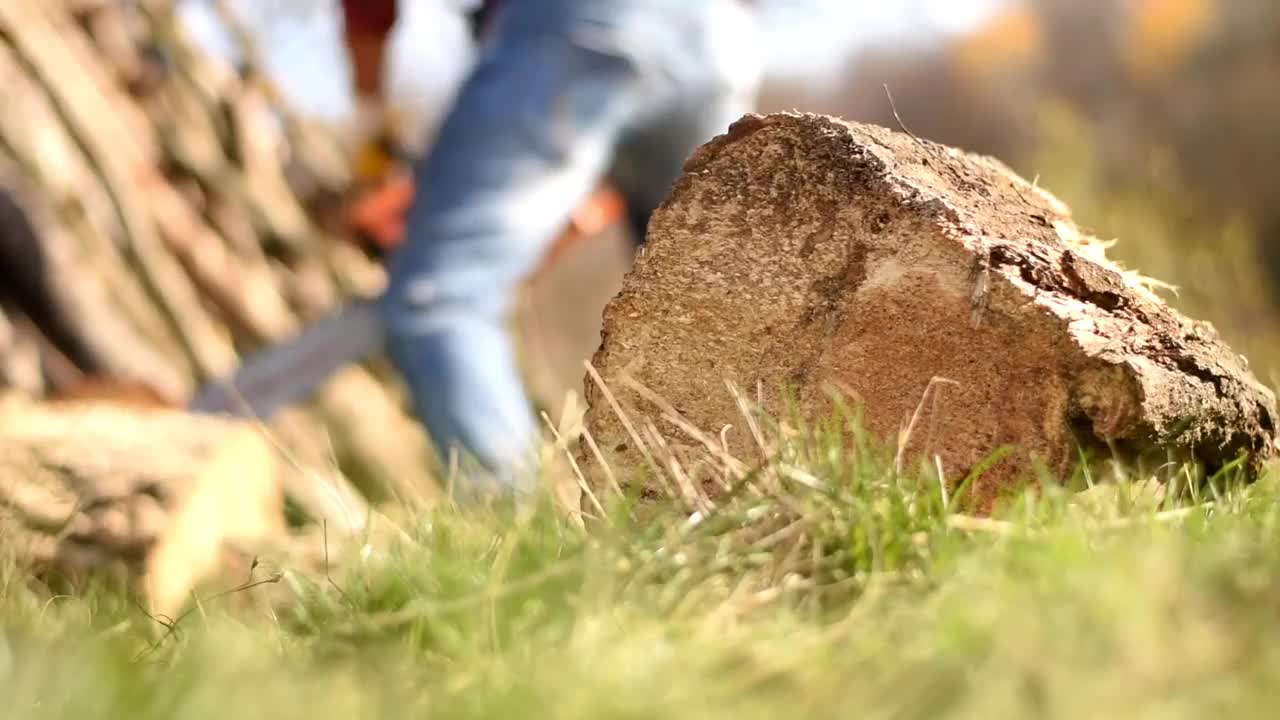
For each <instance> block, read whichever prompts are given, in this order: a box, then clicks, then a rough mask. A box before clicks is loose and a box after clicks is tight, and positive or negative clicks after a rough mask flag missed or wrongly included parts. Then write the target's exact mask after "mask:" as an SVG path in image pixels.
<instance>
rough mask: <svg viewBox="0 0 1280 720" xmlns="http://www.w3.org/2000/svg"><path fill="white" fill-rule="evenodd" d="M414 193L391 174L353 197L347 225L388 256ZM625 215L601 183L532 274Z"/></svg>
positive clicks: (408, 181)
mask: <svg viewBox="0 0 1280 720" xmlns="http://www.w3.org/2000/svg"><path fill="white" fill-rule="evenodd" d="M414 192H415V188H414V182H413V176H412V175H411V174H410V173H409V172H405V171H397V172H394V173H392V174H390V175H389V176H388V177H387V178H386V179H385V180H383V181H382V182H381V183H380V184H379V185H377V186H375V187H373V188H371V189H369V190H366V191H364V192H363V193H361V194H359V195H358V196H357V197H356V199H355V201H354V202H352V203H351V205H350V206H349V207H348V210H347V213H346V221H347V224H348V225H349V227H350V228H351V229H352V230H353V231H354V232H355V234H356V236H357V237H358V238H359V239H360V240H361V241H362V242H365V243H369V244H371V245H372V246H373V247H374V248H375V249H376V250H377V251H378V252H379V253H381V254H385V253H388V252H390V251H392V250H394V249H395V248H396V247H397V246H398V245H399V244H400V243H401V242H403V240H404V236H405V216H406V215H407V214H408V211H409V207H410V206H411V205H412V204H413V198H414ZM625 214H626V202H625V200H624V199H623V197H622V194H621V193H620V192H618V190H617V189H616V188H614V187H613V186H611V185H610V184H609V183H603V182H602V183H601V184H600V185H598V186H597V187H596V189H595V191H593V192H592V193H591V194H590V195H588V196H587V197H586V198H584V199H583V200H582V202H580V203H579V204H578V207H577V208H576V209H575V210H574V212H573V214H572V215H571V216H570V218H569V222H568V224H567V226H566V227H565V228H564V229H563V230H562V231H561V232H560V234H559V236H557V238H556V241H555V243H553V244H552V246H551V248H550V250H548V252H547V256H546V257H545V258H544V259H543V261H542V264H541V266H540V267H539V268H538V270H536V271H535V273H534V274H535V275H537V274H539V273H540V272H542V271H543V270H544V269H546V268H548V267H550V266H551V265H553V264H554V263H555V262H556V260H557V259H559V258H560V257H561V256H562V255H563V254H564V253H565V252H566V251H567V250H569V249H570V248H572V247H573V246H574V245H575V244H576V243H578V242H579V241H581V240H584V239H586V238H590V237H593V236H595V235H596V234H597V233H599V232H601V231H603V230H605V229H606V228H608V227H610V226H611V225H613V224H614V223H616V222H619V221H621V220H622V219H623V217H624V216H625Z"/></svg>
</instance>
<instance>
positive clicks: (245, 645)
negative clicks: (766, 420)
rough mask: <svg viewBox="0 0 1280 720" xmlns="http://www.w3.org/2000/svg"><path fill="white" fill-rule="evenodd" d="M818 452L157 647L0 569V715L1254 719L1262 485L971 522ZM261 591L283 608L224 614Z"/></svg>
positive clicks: (1125, 489) (1129, 493) (135, 631)
mask: <svg viewBox="0 0 1280 720" xmlns="http://www.w3.org/2000/svg"><path fill="white" fill-rule="evenodd" d="M836 438H837V434H835V433H815V432H801V433H795V434H792V435H790V436H789V439H787V440H785V441H780V442H778V443H777V444H776V445H775V446H774V448H773V450H776V453H775V455H774V457H775V460H774V462H773V464H772V465H771V466H770V467H769V468H768V469H767V470H765V471H762V472H759V473H755V474H752V475H751V476H750V477H749V479H750V481H751V484H752V487H753V488H754V489H749V490H748V489H744V490H742V491H741V492H739V493H738V494H737V495H736V496H734V497H733V498H732V499H730V500H729V501H727V502H725V503H723V504H722V506H721V507H720V508H719V509H718V510H716V511H715V512H713V513H711V514H710V515H708V516H706V518H705V519H702V520H701V521H696V522H691V521H690V514H689V512H688V511H687V510H685V509H682V508H681V507H679V506H678V505H677V504H675V503H674V502H673V503H671V504H670V505H664V506H660V507H656V508H648V509H647V510H646V511H645V512H644V513H642V514H643V517H642V518H638V519H637V518H632V517H629V514H628V512H626V511H625V510H626V508H625V507H624V506H623V505H622V504H621V503H620V502H615V503H611V506H612V511H611V513H610V515H609V518H610V519H608V520H601V521H598V522H596V523H594V524H593V526H592V528H591V529H590V531H589V532H587V533H583V532H581V531H580V530H577V529H574V528H573V527H571V526H570V525H568V524H567V523H565V522H563V521H562V520H561V519H560V517H559V516H558V515H557V513H555V512H554V511H552V510H550V509H548V508H543V507H539V508H533V509H529V510H526V511H522V512H514V511H510V510H501V509H483V510H479V509H474V508H473V509H470V510H466V511H460V510H457V509H441V510H437V511H435V512H433V513H430V514H428V515H424V516H422V517H420V519H419V520H418V521H417V522H416V523H415V524H414V525H412V526H411V527H407V528H405V530H406V533H407V539H408V542H404V543H402V544H401V545H400V546H399V547H398V548H397V549H396V550H395V551H394V552H392V553H391V554H390V555H388V556H373V557H370V558H366V559H365V560H363V561H361V560H359V559H358V558H357V559H356V560H355V561H353V562H348V563H345V564H344V565H343V567H344V569H343V570H342V571H337V570H335V571H333V573H332V577H331V578H324V577H311V576H306V575H303V574H294V573H291V572H289V571H287V570H286V571H285V572H284V574H283V576H282V579H281V582H280V583H278V584H275V585H271V586H260V587H254V588H249V589H246V590H242V591H241V592H239V593H235V594H231V595H224V596H222V597H218V598H213V599H209V600H207V601H205V602H203V603H202V604H201V608H200V610H199V611H197V612H195V613H192V614H191V615H188V616H187V617H186V618H184V619H183V620H182V621H181V622H180V623H179V624H178V626H177V631H176V632H174V633H171V634H167V633H166V632H165V631H164V630H163V628H161V627H160V626H159V625H158V624H157V623H156V622H155V621H154V620H153V619H151V618H148V617H147V616H146V615H145V614H144V613H143V612H141V610H139V609H138V608H137V607H136V606H135V605H133V604H131V603H130V602H128V601H126V600H125V599H123V598H122V597H120V596H118V595H115V594H113V593H111V592H109V591H105V590H97V591H93V590H89V591H84V592H82V593H78V594H76V595H75V596H72V597H55V598H50V597H49V596H48V595H47V594H42V593H40V592H37V591H35V590H32V589H30V588H29V587H28V583H27V581H26V577H25V576H24V575H23V574H22V573H21V572H20V568H18V567H16V566H15V565H14V564H13V563H12V562H10V563H9V564H8V565H3V564H0V567H3V568H6V569H4V570H0V629H3V630H2V633H0V698H3V702H0V716H3V717H15V718H18V717H32V718H34V717H39V718H59V717H65V718H98V717H103V718H106V717H120V718H200V717H217V718H229V717H230V718H235V717H271V718H290V717H297V718H307V719H308V720H321V719H324V718H352V717H361V718H364V717H439V718H450V717H458V718H463V717H467V718H472V717H493V718H541V717H557V718H584V719H585V718H591V719H593V720H594V719H596V718H642V717H645V718H647V717H662V718H684V717H688V718H694V717H697V718H726V720H727V719H729V718H735V719H737V718H747V719H749V718H771V719H772V718H779V717H795V718H823V717H832V718H835V717H841V718H844V717H860V718H951V717H963V718H1029V717H1062V718H1080V717H1088V718H1111V717H1117V718H1119V717H1123V718H1166V717H1168V718H1175V717H1232V718H1240V717H1252V716H1259V717H1261V716H1271V715H1272V714H1273V712H1274V711H1273V710H1272V708H1273V707H1274V706H1275V705H1276V703H1277V702H1280V554H1277V553H1276V552H1275V548H1276V546H1277V540H1280V502H1277V500H1280V487H1278V486H1277V484H1276V482H1275V481H1274V479H1273V478H1271V477H1267V478H1264V479H1263V480H1262V481H1261V482H1259V483H1257V484H1254V485H1252V486H1248V487H1245V486H1243V485H1242V484H1241V483H1239V482H1238V479H1235V478H1232V477H1226V476H1224V477H1218V478H1213V479H1211V480H1210V481H1208V482H1206V483H1205V484H1203V485H1201V486H1195V485H1191V484H1189V483H1185V482H1183V483H1174V484H1173V485H1166V486H1160V485H1157V484H1155V483H1152V482H1145V481H1139V480H1137V479H1125V480H1122V481H1120V482H1118V483H1109V482H1108V483H1101V482H1099V484H1096V485H1094V486H1093V487H1092V488H1089V489H1085V490H1084V491H1083V492H1080V493H1069V492H1066V491H1062V490H1055V489H1052V488H1049V489H1044V490H1042V491H1040V492H1035V493H1028V494H1026V495H1025V496H1023V497H1021V498H1014V499H1012V500H1011V502H1010V503H1009V504H1008V505H1007V506H1005V507H1004V508H1003V509H1002V510H1001V511H1000V512H999V513H998V516H997V517H996V518H995V519H977V518H973V517H971V516H969V515H966V514H965V513H964V512H963V509H962V508H963V503H962V502H961V501H957V499H956V498H955V497H951V496H948V495H944V493H943V492H942V491H941V490H940V487H939V485H938V483H937V482H936V479H934V478H932V477H930V476H928V474H927V473H922V474H920V475H917V476H906V475H899V474H897V473H895V472H893V471H892V470H891V469H890V468H891V467H892V453H887V452H882V451H877V450H876V449H875V448H874V447H871V446H869V445H868V444H867V443H865V442H860V443H857V444H856V447H853V448H851V447H848V446H846V445H842V443H840V442H838V441H837V439H836ZM815 481H816V482H815ZM815 485H816V487H814V486H815ZM1162 487H1163V488H1164V489H1163V491H1162ZM270 572H271V571H270V570H263V569H259V571H258V573H259V574H258V576H259V577H263V578H265V577H267V576H268V575H269V573H270ZM268 588H270V589H271V590H273V591H276V592H278V593H279V592H283V593H284V594H285V595H286V596H287V597H288V598H289V602H287V603H285V604H284V605H283V606H277V608H278V609H277V610H276V611H271V610H268V609H266V606H264V605H261V604H253V603H248V604H246V603H244V602H234V601H236V600H237V599H240V600H243V599H245V598H251V597H252V596H254V594H255V593H260V592H264V591H266V590H267V589H268ZM280 607H282V608H283V609H279V608H280Z"/></svg>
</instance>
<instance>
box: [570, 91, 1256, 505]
mask: <svg viewBox="0 0 1280 720" xmlns="http://www.w3.org/2000/svg"><path fill="white" fill-rule="evenodd" d="M1105 250H1106V245H1105V244H1104V243H1102V242H1101V241H1099V240H1097V239H1095V238H1092V237H1089V236H1087V235H1086V234H1084V233H1082V232H1081V231H1080V230H1079V229H1078V228H1077V227H1076V226H1075V224H1074V223H1073V222H1072V220H1071V217H1070V213H1069V209H1068V208H1067V207H1066V205H1065V204H1064V203H1062V202H1061V201H1060V200H1058V199H1056V198H1054V197H1053V196H1052V195H1051V194H1050V193H1048V192H1047V191H1045V190H1044V189H1042V188H1039V187H1036V186H1034V185H1033V184H1032V183H1029V182H1027V181H1025V180H1023V179H1022V178H1020V177H1018V176H1017V175H1016V174H1015V173H1014V172H1013V171H1011V170H1010V169H1009V168H1007V167H1006V166H1004V165H1002V164H1001V163H999V162H998V161H995V160H993V159H990V158H987V157H981V156H976V155H971V154H968V153H964V152H962V151H960V150H956V149H954V148H949V147H946V146H942V145H938V144H936V143H931V142H926V141H922V140H920V139H918V138H915V137H914V136H911V135H909V134H905V133H899V132H894V131H890V130H887V129H885V128H880V127H875V126H869V125H858V124H854V123H847V122H843V121H840V120H837V119H834V118H830V117H825V116H820V115H812V114H798V113H779V114H774V115H768V116H759V115H749V116H747V117H745V118H743V119H742V120H741V121H739V122H737V123H735V124H734V125H733V126H732V127H730V128H729V130H728V132H727V133H725V134H724V135H722V136H720V137H718V138H716V139H714V140H712V141H711V142H709V143H708V144H707V145H705V146H704V147H703V148H701V149H700V150H699V151H698V152H697V153H695V154H694V155H693V156H692V157H691V158H690V159H689V161H688V163H687V165H686V172H685V174H684V176H683V177H682V178H681V179H680V180H679V181H678V182H677V183H676V185H675V187H674V189H673V192H672V194H671V195H670V197H669V198H668V200H667V202H666V203H665V204H664V205H663V206H662V207H661V208H660V209H659V210H658V211H657V212H656V213H655V215H654V217H653V220H652V222H651V224H650V227H649V237H648V245H647V248H646V252H645V253H644V254H643V255H642V256H641V257H640V258H639V259H638V260H637V262H636V264H635V267H634V268H633V270H632V271H631V272H630V273H629V274H628V276H627V277H626V280H625V281H624V284H623V289H622V291H621V293H619V294H618V295H617V296H616V297H615V298H614V300H613V301H612V302H611V303H610V305H609V306H608V308H607V309H606V311H605V317H604V331H603V333H602V344H601V347H600V349H599V351H598V352H597V354H596V356H595V359H594V364H595V365H596V367H597V368H599V369H600V371H601V374H602V376H603V378H604V380H605V382H606V383H608V384H609V385H610V388H611V390H612V391H613V392H614V394H615V395H617V396H618V398H619V400H620V401H621V402H622V403H623V405H624V406H625V407H629V408H632V409H634V410H635V411H636V412H638V413H639V414H642V415H644V414H653V412H652V411H653V410H654V408H653V407H652V406H650V405H646V403H645V402H644V401H643V400H642V399H641V398H639V397H638V396H636V395H634V394H632V393H630V392H629V391H627V390H626V389H625V387H623V385H622V383H621V382H620V381H621V379H622V377H623V376H624V375H627V374H629V375H630V376H631V377H633V378H634V379H635V380H638V381H639V382H640V383H641V384H643V385H644V386H646V387H648V388H649V389H650V390H652V391H653V392H655V393H657V395H659V396H661V397H663V398H665V399H666V400H667V401H668V402H669V403H670V404H671V406H673V407H674V408H677V409H678V410H679V411H680V412H681V414H682V415H683V416H684V417H685V418H686V419H687V420H689V421H690V422H692V423H694V424H695V425H697V426H698V427H700V428H702V429H704V430H712V431H714V430H716V429H718V428H721V427H723V426H725V425H726V424H738V425H740V424H741V422H740V415H738V408H737V407H736V405H735V402H734V400H733V398H732V397H731V396H730V394H729V393H728V392H726V390H725V382H726V381H731V382H733V383H736V384H737V385H738V386H739V387H743V388H751V389H753V390H754V389H755V388H756V387H757V386H762V387H764V388H766V389H767V390H768V391H769V392H770V394H771V395H772V396H774V397H776V396H777V393H778V391H780V390H781V389H782V387H783V386H790V387H792V388H793V389H794V390H796V391H797V392H798V396H799V399H800V401H801V405H802V409H804V410H806V411H809V412H812V413H820V412H824V411H826V410H829V409H830V405H829V395H828V394H827V390H828V389H829V388H841V389H843V390H845V391H846V392H847V393H851V394H852V395H853V396H854V399H855V400H858V401H860V402H861V403H862V404H863V410H864V419H865V422H866V424H867V426H868V429H870V430H872V431H873V432H875V433H877V434H879V435H880V436H881V437H885V438H890V439H892V438H899V439H900V442H901V443H902V444H903V446H904V453H905V455H906V456H908V457H910V458H912V459H913V460H914V461H927V462H929V464H930V465H933V464H934V463H933V460H934V458H937V459H938V460H940V462H941V466H942V467H943V468H944V472H945V474H946V476H947V478H949V479H952V480H958V479H960V478H963V477H964V476H965V475H966V473H968V472H969V471H970V470H971V469H973V468H975V467H977V466H978V465H979V464H980V463H981V462H982V461H983V460H984V459H985V458H988V457H990V456H991V454H992V453H993V452H995V451H996V450H998V449H999V448H1001V447H1002V446H1007V445H1008V446H1014V447H1015V448H1017V452H1015V453H1013V454H1012V455H1010V456H1009V458H1008V459H1006V460H1004V461H1003V462H1001V463H999V464H997V465H996V466H995V467H994V468H992V469H991V470H990V471H988V472H987V473H986V474H985V475H984V476H983V477H982V478H981V479H980V480H979V482H978V486H977V487H976V488H975V489H974V490H975V493H976V495H977V496H979V497H980V498H981V499H982V500H983V501H984V502H985V501H989V500H990V499H991V498H993V497H995V496H996V495H998V494H999V492H1000V491H1001V490H1002V489H1004V488H1007V487H1008V486H1009V485H1010V484H1012V483H1014V482H1015V481H1016V480H1018V479H1021V478H1024V477H1026V476H1028V475H1029V474H1030V472H1031V471H1032V468H1033V467H1034V466H1035V465H1037V464H1043V465H1044V466H1047V467H1048V468H1049V469H1050V470H1051V471H1052V472H1054V473H1057V474H1059V475H1065V474H1066V473H1069V472H1070V470H1071V467H1072V465H1073V464H1074V463H1075V462H1076V461H1077V459H1078V458H1079V457H1080V451H1081V450H1082V449H1084V450H1086V451H1096V452H1097V453H1100V454H1105V455H1107V456H1108V457H1119V458H1120V459H1122V460H1125V461H1129V462H1135V463H1140V462H1142V461H1144V459H1147V458H1151V459H1155V460H1158V462H1159V463H1164V462H1166V461H1167V460H1168V459H1170V458H1171V457H1175V458H1180V459H1187V460H1196V461H1201V462H1203V463H1205V465H1206V466H1207V467H1208V468H1209V469H1210V470H1212V469H1215V468H1221V467H1223V466H1225V465H1227V464H1228V463H1231V462H1233V461H1235V460H1237V459H1239V458H1247V459H1248V470H1249V472H1250V473H1254V472H1256V471H1257V469H1258V468H1259V467H1260V466H1261V464H1262V463H1263V462H1264V461H1266V460H1267V459H1268V458H1270V457H1271V455H1272V454H1273V452H1274V449H1275V445H1274V434H1275V427H1276V410H1275V399H1274V397H1273V395H1272V393H1271V392H1270V390H1268V389H1267V388H1265V387H1264V386H1262V385H1261V384H1260V383H1259V382H1258V381H1257V380H1256V379H1255V378H1254V377H1253V376H1252V375H1251V374H1250V372H1249V369H1248V366H1247V363H1246V361H1245V360H1244V358H1243V357H1241V356H1240V355H1239V354H1237V353H1235V352H1233V351H1232V350H1231V349H1230V348H1229V347H1227V346H1226V345H1225V344H1224V343H1223V342H1222V341H1221V340H1220V339H1219V338H1218V336H1217V334H1216V333H1215V331H1214V330H1213V328H1212V327H1211V326H1209V325H1208V324H1206V323H1201V322H1195V321H1192V320H1189V319H1187V318H1185V317H1183V316H1182V315H1180V314H1179V313H1178V312H1177V311H1175V310H1173V309H1172V308H1170V307H1169V306H1168V305H1167V304H1165V303H1164V302H1163V301H1162V300H1161V299H1160V298H1159V297H1158V296H1157V295H1156V294H1155V293H1154V292H1153V291H1152V289H1151V288H1152V286H1154V285H1157V284H1158V283H1155V282H1154V281H1151V280H1149V279H1147V278H1143V277H1141V276H1140V275H1138V274H1137V273H1134V272H1131V271H1126V270H1124V269H1122V268H1121V267H1119V266H1118V265H1117V264H1116V263H1114V262H1112V261H1111V260H1109V259H1108V258H1107V257H1106V253H1105ZM587 397H588V401H589V402H590V405H591V410H590V411H589V413H588V428H589V429H590V431H591V432H592V434H593V435H594V436H595V437H596V438H597V439H598V441H599V443H600V444H601V445H602V446H604V447H606V448H610V449H613V450H615V451H616V452H615V459H616V461H617V462H618V464H619V466H621V467H627V466H640V465H642V464H643V463H642V461H641V460H640V458H639V457H638V456H637V454H636V452H635V448H632V447H630V445H631V444H632V443H631V441H630V439H629V438H628V437H627V432H626V430H625V428H624V427H623V426H622V424H621V423H620V421H619V420H618V419H617V418H616V416H615V414H614V412H613V411H612V410H611V409H610V408H609V407H608V403H606V402H605V401H604V399H603V398H602V396H601V393H600V390H599V388H598V387H596V386H595V385H594V383H591V382H588V383H587ZM770 405H771V407H769V408H767V409H771V410H773V411H775V412H776V411H779V410H780V409H781V408H780V406H779V404H778V403H776V402H775V403H771V404H770ZM664 432H667V433H668V434H669V435H670V437H669V438H668V440H669V442H670V443H671V445H672V447H673V448H677V450H679V448H685V449H686V450H687V451H688V452H693V447H692V446H691V444H690V443H689V439H688V437H687V436H685V435H682V434H681V433H679V432H677V431H676V430H675V429H674V428H673V427H667V429H666V430H665V431H664ZM730 439H731V441H733V443H734V445H735V447H736V449H737V450H739V451H741V452H744V453H745V452H746V448H747V447H749V445H750V439H749V438H748V437H747V436H746V435H745V434H744V433H738V432H736V431H735V432H734V433H731V435H730ZM744 456H746V455H744Z"/></svg>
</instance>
